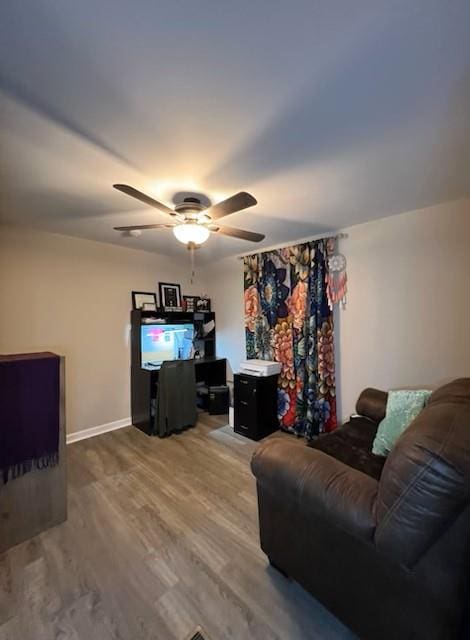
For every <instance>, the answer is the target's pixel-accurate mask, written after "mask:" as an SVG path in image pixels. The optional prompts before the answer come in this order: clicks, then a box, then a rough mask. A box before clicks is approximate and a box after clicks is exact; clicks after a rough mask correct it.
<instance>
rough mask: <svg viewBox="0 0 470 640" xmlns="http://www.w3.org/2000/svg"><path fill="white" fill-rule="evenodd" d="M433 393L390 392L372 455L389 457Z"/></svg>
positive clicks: (422, 391) (423, 391)
mask: <svg viewBox="0 0 470 640" xmlns="http://www.w3.org/2000/svg"><path fill="white" fill-rule="evenodd" d="M430 395H431V391H426V390H423V389H421V390H418V391H411V390H401V391H389V394H388V398H387V411H386V414H385V418H384V419H383V420H382V422H381V423H380V424H379V428H378V429H377V434H376V436H375V439H374V443H373V445H372V453H374V454H375V455H377V456H388V454H389V453H390V451H391V450H392V449H393V447H394V445H395V443H396V441H397V440H398V438H399V437H400V436H401V434H402V433H403V432H404V431H405V430H406V429H407V428H408V427H409V426H410V424H411V423H412V422H413V420H414V419H415V418H416V416H417V415H418V414H419V413H420V412H421V410H422V409H423V408H424V406H425V404H426V402H427V400H428V398H429V396H430Z"/></svg>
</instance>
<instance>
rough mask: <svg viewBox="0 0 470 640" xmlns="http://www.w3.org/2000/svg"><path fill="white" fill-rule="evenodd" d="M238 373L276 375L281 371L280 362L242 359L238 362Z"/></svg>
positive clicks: (260, 376)
mask: <svg viewBox="0 0 470 640" xmlns="http://www.w3.org/2000/svg"><path fill="white" fill-rule="evenodd" d="M240 373H244V374H245V375H248V376H258V377H259V378H262V377H265V376H276V375H278V374H279V373H281V363H280V362H273V361H272V360H255V359H252V360H242V362H240Z"/></svg>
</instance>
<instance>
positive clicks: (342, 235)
mask: <svg viewBox="0 0 470 640" xmlns="http://www.w3.org/2000/svg"><path fill="white" fill-rule="evenodd" d="M348 237H349V235H348V234H347V233H337V234H333V233H331V234H328V235H326V236H324V235H318V236H309V237H308V238H301V239H300V240H294V242H291V243H289V244H284V243H283V244H276V245H272V246H271V247H266V248H265V249H261V250H260V251H250V252H249V253H243V254H240V255H238V256H236V258H237V260H243V258H246V257H247V256H252V255H255V254H256V253H267V252H268V251H275V250H276V249H285V248H287V247H295V245H297V244H304V243H305V242H312V241H313V240H324V239H325V240H326V239H327V238H335V240H344V239H346V238H348Z"/></svg>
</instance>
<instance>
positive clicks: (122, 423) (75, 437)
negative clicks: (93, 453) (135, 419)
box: [66, 418, 132, 444]
mask: <svg viewBox="0 0 470 640" xmlns="http://www.w3.org/2000/svg"><path fill="white" fill-rule="evenodd" d="M131 424H132V423H131V419H130V418H124V419H123V420H115V421H114V422H107V423H106V424H99V425H97V426H96V427H90V429H82V430H81V431H74V432H73V433H68V434H67V439H66V441H67V444H72V443H73V442H78V441H79V440H85V439H86V438H93V436H99V435H100V434H101V433H107V432H108V431H116V429H122V428H123V427H128V426H130V425H131Z"/></svg>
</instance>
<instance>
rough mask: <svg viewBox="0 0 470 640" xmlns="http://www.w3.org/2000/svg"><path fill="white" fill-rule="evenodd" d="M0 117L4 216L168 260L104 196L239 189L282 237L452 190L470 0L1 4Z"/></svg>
mask: <svg viewBox="0 0 470 640" xmlns="http://www.w3.org/2000/svg"><path fill="white" fill-rule="evenodd" d="M0 109H1V111H0V117H1V133H0V136H1V140H0V144H1V153H2V156H1V182H0V189H1V196H2V210H1V215H2V219H3V220H4V221H6V222H8V223H15V224H22V225H29V226H34V227H38V228H42V229H45V230H50V231H55V232H58V233H65V234H68V235H76V236H82V237H86V238H90V239H96V240H101V241H105V242H113V243H116V244H121V245H126V246H132V247H135V248H140V249H145V250H150V251H156V252H159V253H165V254H169V255H175V256H179V255H181V256H184V252H185V249H184V247H183V246H182V245H180V244H179V243H178V242H177V241H176V240H175V239H174V238H173V236H172V234H171V232H170V231H148V232H145V233H144V234H142V236H141V237H140V238H122V237H121V236H120V235H119V234H118V233H116V232H114V231H113V230H112V227H113V226H115V225H118V224H121V225H126V224H128V225H130V224H134V223H135V224H146V223H152V222H163V221H166V218H165V216H164V214H160V213H158V212H157V211H155V210H153V209H150V208H145V207H143V206H142V207H141V206H140V205H139V204H138V203H137V202H134V201H133V200H132V199H131V198H129V197H127V196H125V195H124V194H121V193H118V192H117V191H114V190H113V189H112V188H111V185H112V183H114V182H124V183H129V184H131V185H133V186H135V187H136V188H139V189H141V190H143V191H146V192H147V193H149V194H150V195H154V197H157V198H159V199H162V200H163V201H164V202H165V203H167V204H170V205H171V203H172V200H173V197H174V195H175V193H176V192H182V191H184V192H186V191H196V192H203V193H206V194H208V195H209V196H210V197H211V198H212V200H213V201H217V200H220V199H222V198H224V197H227V196H229V195H231V194H233V193H235V192H237V191H240V190H248V191H250V192H251V193H253V195H254V196H255V197H256V198H257V199H258V202H259V204H258V205H257V206H256V207H254V208H253V209H250V210H248V211H246V212H241V213H237V214H234V215H232V216H230V217H228V218H226V219H225V220H224V222H226V224H228V225H233V226H236V227H241V228H246V229H249V230H253V231H259V232H262V233H265V234H266V240H265V242H264V246H269V245H273V244H278V243H281V242H289V241H291V240H295V239H298V238H304V237H307V236H310V235H315V234H318V233H322V232H324V231H331V230H334V229H337V228H340V227H343V226H347V225H351V224H355V223H358V222H363V221H366V220H369V219H373V218H379V217H382V216H385V215H391V214H394V213H399V212H402V211H407V210H412V209H417V208H420V207H425V206H428V205H431V204H434V203H438V202H445V201H448V200H452V199H456V198H459V197H464V196H469V195H470V118H469V114H470V2H468V0H414V1H413V2H410V1H409V0H403V1H394V0H356V1H355V2H351V1H350V0H322V1H319V0H317V1H314V0H291V1H290V2H288V1H287V0H284V1H280V0H237V1H235V2H229V1H228V0H227V1H223V0H178V1H177V0H80V1H79V2H59V1H58V0H21V2H19V1H18V0H3V2H2V3H1V8H0ZM259 246H263V245H253V244H251V243H246V242H242V241H239V240H235V239H231V238H224V237H215V236H211V238H210V240H209V241H208V242H207V243H206V244H205V245H204V247H203V248H202V249H201V250H200V251H199V256H198V257H199V259H200V260H201V261H208V260H214V259H217V258H219V257H222V256H226V255H234V254H238V253H242V252H246V251H249V250H251V249H252V248H255V247H259Z"/></svg>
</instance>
